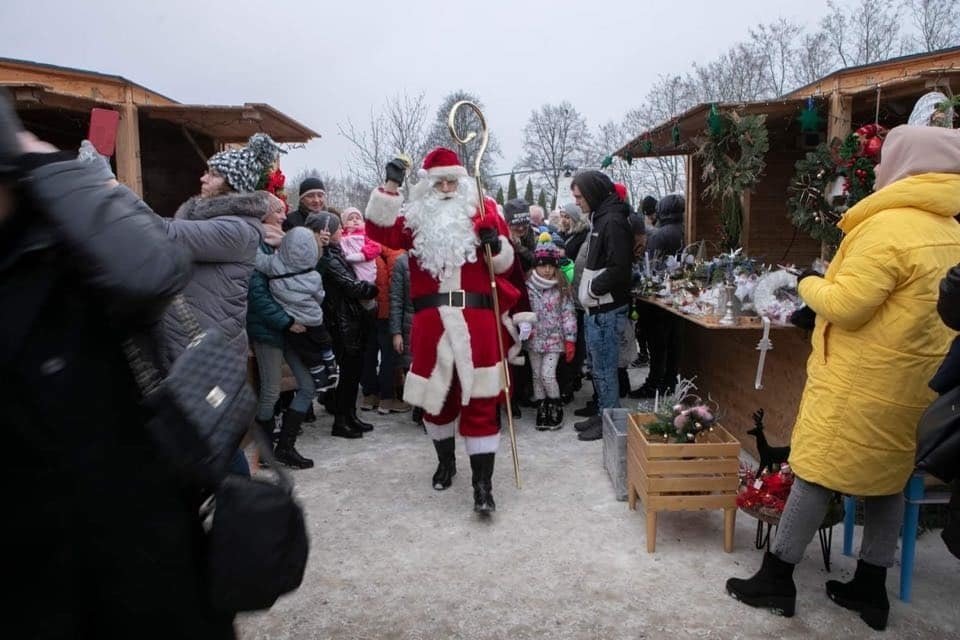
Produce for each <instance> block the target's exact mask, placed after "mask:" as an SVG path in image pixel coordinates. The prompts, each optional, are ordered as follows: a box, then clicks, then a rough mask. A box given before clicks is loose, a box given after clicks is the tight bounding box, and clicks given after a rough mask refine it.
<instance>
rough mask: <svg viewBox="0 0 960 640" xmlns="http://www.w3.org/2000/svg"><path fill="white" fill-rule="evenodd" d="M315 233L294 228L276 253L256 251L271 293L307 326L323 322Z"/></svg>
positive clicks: (258, 262)
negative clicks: (268, 280) (268, 281)
mask: <svg viewBox="0 0 960 640" xmlns="http://www.w3.org/2000/svg"><path fill="white" fill-rule="evenodd" d="M319 258H320V254H319V251H318V249H317V241H316V239H315V238H314V236H313V232H312V231H310V230H309V229H307V228H306V227H294V228H293V229H290V231H288V232H287V234H286V235H285V236H283V241H282V242H280V248H279V249H278V250H277V252H276V253H274V254H269V255H268V254H266V253H263V252H261V253H258V254H257V271H260V272H261V273H263V274H264V275H266V276H267V277H268V278H269V279H270V293H271V294H273V297H274V299H276V301H277V302H278V303H280V306H282V307H283V309H284V311H286V312H287V313H288V314H289V315H290V317H291V318H293V319H294V320H295V321H297V322H299V323H300V324H302V325H304V326H307V327H316V326H319V325H321V324H323V310H322V308H321V307H320V305H321V304H322V303H323V296H324V291H323V280H322V279H321V278H320V274H319V273H318V272H317V262H318V261H319Z"/></svg>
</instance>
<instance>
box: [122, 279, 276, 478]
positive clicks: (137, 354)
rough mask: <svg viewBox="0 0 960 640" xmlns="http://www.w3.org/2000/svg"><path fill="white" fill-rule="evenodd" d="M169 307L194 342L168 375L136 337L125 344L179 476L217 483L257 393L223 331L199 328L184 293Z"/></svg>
mask: <svg viewBox="0 0 960 640" xmlns="http://www.w3.org/2000/svg"><path fill="white" fill-rule="evenodd" d="M170 309H171V311H172V312H173V314H174V315H175V317H176V318H177V320H178V321H179V322H180V323H181V324H182V325H183V327H184V328H185V329H186V330H187V335H188V336H189V337H190V343H189V344H188V345H187V347H186V349H184V351H183V353H181V354H180V355H179V356H178V357H177V359H176V360H175V361H174V362H173V364H172V365H171V367H170V369H169V371H167V373H166V375H165V376H161V374H160V372H159V371H158V370H157V367H156V366H155V365H154V364H153V363H151V362H150V361H149V360H148V359H147V358H146V357H144V355H143V353H142V351H141V350H140V348H139V347H138V345H137V344H136V342H134V341H133V340H132V339H128V340H126V341H125V342H124V350H125V352H126V355H127V360H128V361H129V362H130V366H131V369H132V370H133V373H134V376H135V377H136V380H137V384H138V386H139V387H140V390H141V392H142V394H143V404H144V406H145V407H146V408H147V409H148V410H149V411H150V413H151V414H152V417H151V418H150V419H149V420H148V421H147V430H148V432H149V434H150V436H151V438H152V439H153V441H154V443H155V444H156V445H157V447H158V449H159V450H160V452H161V453H162V454H163V455H164V457H165V458H166V460H167V461H168V462H169V463H170V465H171V466H172V467H173V468H174V471H175V472H176V473H177V474H178V475H179V476H181V477H182V478H184V479H185V480H187V481H188V482H191V483H194V484H197V485H199V486H202V487H208V488H213V487H216V486H217V485H218V484H219V483H220V481H221V480H223V478H224V477H225V476H226V474H227V469H228V468H229V466H230V461H231V459H232V458H233V456H234V454H235V453H236V451H237V449H238V448H239V445H240V441H241V440H242V439H243V436H244V435H245V434H246V433H247V430H248V429H249V427H250V425H251V424H252V422H253V418H254V415H255V412H256V406H257V398H256V395H255V394H254V392H253V390H252V389H251V388H250V385H249V384H248V383H247V366H246V362H245V361H244V360H242V359H241V358H239V357H237V355H236V354H235V353H234V352H233V351H232V350H231V349H229V348H228V345H227V341H226V339H225V338H224V336H223V333H221V332H220V331H219V330H218V329H216V328H208V329H201V328H200V325H199V324H198V323H197V321H196V319H195V318H194V317H193V314H192V313H191V311H190V308H189V306H188V304H187V302H186V300H184V298H183V296H179V295H178V296H175V297H174V298H173V301H172V302H171V303H170Z"/></svg>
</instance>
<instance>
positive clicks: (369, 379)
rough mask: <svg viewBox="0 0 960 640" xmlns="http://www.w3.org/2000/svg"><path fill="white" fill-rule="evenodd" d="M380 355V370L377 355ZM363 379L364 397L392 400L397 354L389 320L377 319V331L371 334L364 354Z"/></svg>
mask: <svg viewBox="0 0 960 640" xmlns="http://www.w3.org/2000/svg"><path fill="white" fill-rule="evenodd" d="M378 354H379V355H380V360H379V368H378V366H377V355H378ZM363 355H364V361H363V377H362V378H361V380H360V382H361V387H362V388H363V395H365V396H369V395H374V396H378V397H379V398H380V399H381V400H392V399H393V396H394V391H393V373H394V367H395V366H396V365H395V362H396V358H397V352H396V351H394V350H393V336H392V335H391V334H390V320H389V318H383V319H377V324H376V330H375V331H371V332H370V338H369V339H368V340H367V348H366V351H365V352H364V354H363Z"/></svg>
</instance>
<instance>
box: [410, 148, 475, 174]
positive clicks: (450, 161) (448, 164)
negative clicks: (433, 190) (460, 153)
mask: <svg viewBox="0 0 960 640" xmlns="http://www.w3.org/2000/svg"><path fill="white" fill-rule="evenodd" d="M418 173H419V175H420V177H421V178H426V177H430V178H441V177H448V176H457V177H461V176H466V175H467V170H466V169H464V168H463V165H462V164H461V163H460V158H458V157H457V154H456V152H455V151H452V150H450V149H447V148H446V147H437V148H436V149H434V150H433V151H431V152H430V153H428V154H427V155H426V156H425V157H424V158H423V168H422V169H420V171H419V172H418Z"/></svg>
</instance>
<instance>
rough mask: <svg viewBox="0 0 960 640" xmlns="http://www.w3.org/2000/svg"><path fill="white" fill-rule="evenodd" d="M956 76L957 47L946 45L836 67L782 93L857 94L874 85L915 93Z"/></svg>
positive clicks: (958, 70) (959, 55)
mask: <svg viewBox="0 0 960 640" xmlns="http://www.w3.org/2000/svg"><path fill="white" fill-rule="evenodd" d="M957 77H960V47H950V48H948V49H939V50H937V51H930V52H928V53H917V54H912V55H909V56H900V57H898V58H891V59H889V60H884V61H882V62H874V63H871V64H865V65H860V66H856V67H847V68H846V69H840V70H839V71H834V72H833V73H831V74H829V75H827V76H824V77H823V78H821V79H819V80H816V81H815V82H811V83H810V84H808V85H804V86H802V87H800V88H798V89H794V90H793V91H791V92H790V93H788V94H787V95H786V96H785V97H787V98H804V97H807V96H823V95H828V94H830V93H833V92H839V93H841V94H843V95H857V94H860V93H866V92H870V91H876V89H877V87H878V86H879V87H880V89H881V91H882V93H883V95H889V94H888V93H887V91H888V90H899V91H901V92H902V93H913V94H915V93H918V92H922V91H923V90H924V89H928V90H929V89H932V88H933V87H935V86H949V82H950V80H951V79H955V78H957Z"/></svg>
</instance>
